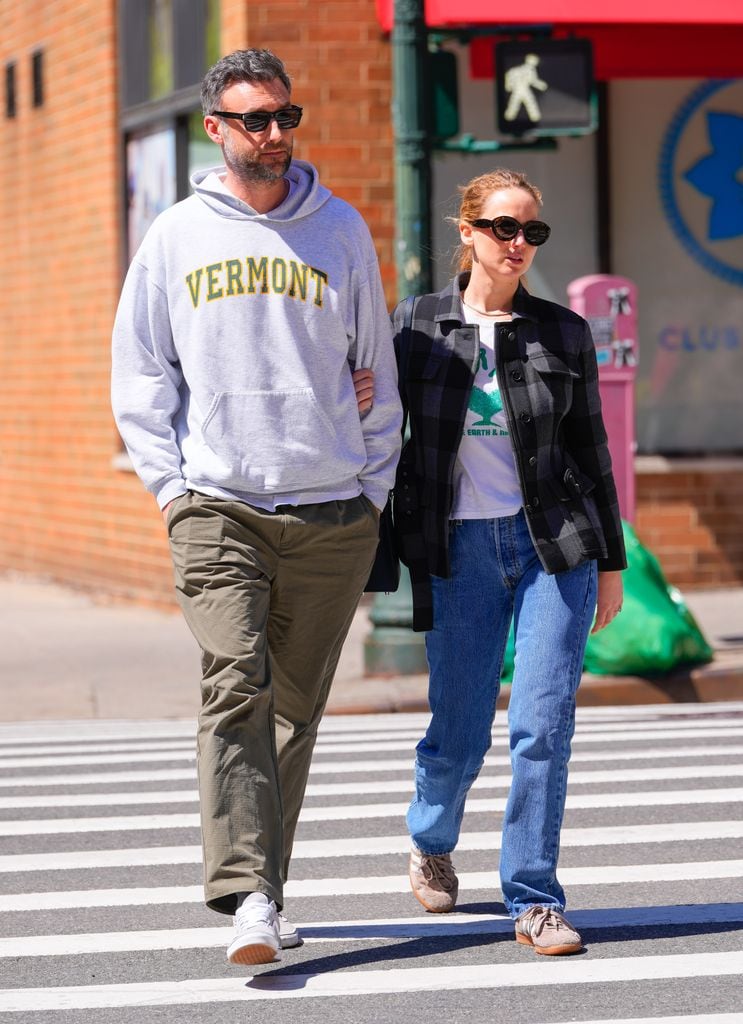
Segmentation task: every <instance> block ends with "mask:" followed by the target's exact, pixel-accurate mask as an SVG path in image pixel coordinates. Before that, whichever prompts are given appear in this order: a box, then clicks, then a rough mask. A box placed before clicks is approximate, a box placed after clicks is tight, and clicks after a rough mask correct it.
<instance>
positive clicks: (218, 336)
mask: <svg viewBox="0 0 743 1024" xmlns="http://www.w3.org/2000/svg"><path fill="white" fill-rule="evenodd" d="M290 90H291V86H290V81H289V78H288V77H287V73H286V71H285V69H284V65H283V64H282V62H281V61H280V60H279V59H278V58H277V57H276V56H274V55H273V54H272V53H270V52H269V51H267V50H245V51H238V52H236V53H232V54H230V55H229V56H227V57H224V58H222V59H221V60H220V61H218V62H217V64H215V65H214V66H213V67H212V68H211V69H210V70H209V71H208V72H207V74H206V76H205V78H204V82H203V86H202V103H203V108H204V114H205V117H204V128H205V130H206V133H207V135H208V136H209V138H210V139H211V140H212V141H213V142H215V143H216V144H217V145H218V146H220V147H221V149H222V153H223V159H224V165H225V166H224V167H219V168H215V169H213V170H211V171H204V172H201V173H197V174H195V175H194V177H193V179H192V185H193V188H194V192H195V194H194V195H193V196H191V197H189V198H188V199H186V200H184V201H183V202H180V203H177V204H176V205H175V206H173V207H171V208H170V209H169V210H166V211H165V212H164V213H163V214H161V215H160V216H159V217H158V218H157V220H156V221H155V223H154V224H153V226H152V227H151V229H150V231H149V233H148V234H147V236H146V238H145V240H144V242H143V243H142V246H141V248H140V249H139V251H138V252H137V254H136V256H135V257H134V259H133V261H132V264H131V267H130V269H129V273H128V275H127V278H126V281H125V284H124V288H123V292H122V296H121V302H120V305H119V310H118V313H117V316H116V323H115V327H114V337H113V387H112V396H113V408H114V413H115V416H116V421H117V424H118V426H119V430H120V432H121V435H122V437H123V439H124V442H125V444H126V446H127V449H128V451H129V453H130V455H131V459H132V462H133V464H134V466H135V468H136V470H137V472H138V473H139V475H140V477H141V478H142V480H143V482H144V483H145V485H146V487H147V488H148V489H149V490H151V491H152V492H153V494H154V495H155V497H156V499H157V501H158V503H159V505H160V507H161V509H162V511H163V515H164V517H165V520H166V523H167V528H168V533H169V537H170V545H171V552H172V555H173V561H174V565H175V577H176V589H177V593H178V598H179V602H180V604H181V607H182V609H183V612H184V615H185V617H186V620H187V622H188V625H189V627H190V628H191V630H192V632H193V634H194V636H195V637H196V639H197V641H198V642H199V644H200V646H201V648H202V652H203V657H202V667H203V682H202V709H201V713H200V716H199V730H198V758H199V787H200V798H201V820H202V832H203V845H204V872H205V894H206V902H207V904H208V906H210V907H212V908H213V909H214V910H217V911H219V912H221V913H225V914H234V915H235V938H234V941H233V942H232V944H231V945H230V947H229V949H228V959H229V960H230V961H231V962H232V963H241V964H257V963H267V962H269V961H271V960H273V959H274V958H275V957H277V956H280V952H279V950H280V946H281V945H283V946H285V947H286V946H289V945H297V944H298V942H299V938H298V935H297V932H296V929H294V928H293V927H292V926H291V925H290V924H289V922H288V921H287V920H286V919H285V918H283V917H280V915H279V911H280V910H281V909H282V905H283V892H282V887H283V882H284V880H285V879H286V874H287V870H288V865H289V859H290V856H291V849H292V842H293V838H294V831H295V827H296V824H297V818H298V816H299V811H300V807H301V804H302V799H303V796H304V790H305V785H306V782H307V775H308V771H309V764H310V759H311V755H312V749H313V746H314V742H315V737H316V733H317V727H318V724H319V721H320V718H321V716H322V713H323V710H324V707H325V703H326V699H327V696H328V691H329V688H330V684H331V681H332V677H333V673H334V671H335V668H336V664H337V660H338V655H339V652H340V649H341V646H342V644H343V640H344V639H345V636H346V633H347V630H348V628H349V625H350V623H351V621H352V618H353V614H354V611H355V608H356V605H357V603H358V599H359V597H360V595H361V592H362V589H363V587H364V584H365V582H366V580H367V578H368V574H369V570H370V567H371V564H372V561H373V557H374V553H375V551H376V545H377V537H378V518H379V509H381V508H382V507H383V505H384V503H385V501H386V498H387V495H388V492H389V490H390V488H391V486H392V483H393V479H394V472H395V466H396V463H397V458H398V454H399V447H400V425H401V409H400V404H399V398H398V393H397V384H396V372H395V366H394V353H393V347H392V339H391V327H390V324H389V319H388V315H387V310H386V307H385V304H384V296H383V292H382V286H381V282H380V276H379V268H378V264H377V259H376V255H375V251H374V247H373V244H372V241H371V238H370V236H369V232H368V230H367V228H366V226H365V224H364V223H363V221H362V219H361V217H360V216H359V214H358V213H357V212H356V211H355V210H353V209H352V208H351V207H350V206H348V205H347V204H346V203H344V202H342V201H341V200H339V199H337V198H335V197H333V196H332V194H331V193H330V192H329V191H328V189H326V188H324V187H323V186H322V185H321V184H320V183H319V181H318V177H317V172H316V170H315V169H314V168H313V167H312V166H310V165H309V164H307V163H305V162H303V161H300V160H293V159H292V145H293V137H294V129H295V128H297V127H298V125H299V123H300V120H301V116H302V108H301V107H297V106H295V105H293V104H292V102H291V95H290ZM353 367H364V368H367V369H368V370H371V371H372V372H373V374H374V403H373V408H372V409H371V411H370V412H368V414H367V415H366V416H364V417H363V418H361V417H360V415H359V409H358V408H357V402H356V395H355V392H354V382H353V379H352V368H353ZM360 390H363V382H362V384H361V385H360Z"/></svg>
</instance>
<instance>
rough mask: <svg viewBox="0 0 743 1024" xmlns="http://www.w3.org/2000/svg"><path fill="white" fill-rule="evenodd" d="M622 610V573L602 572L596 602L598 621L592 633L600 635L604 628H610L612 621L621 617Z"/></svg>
mask: <svg viewBox="0 0 743 1024" xmlns="http://www.w3.org/2000/svg"><path fill="white" fill-rule="evenodd" d="M621 610H622V573H621V572H600V573H599V593H598V598H597V600H596V620H595V622H594V624H593V628H592V629H591V632H592V633H598V631H599V630H600V629H603V628H604V626H608V625H609V623H610V622H611V620H612V619H614V618H616V616H617V615H619V613H620V612H621Z"/></svg>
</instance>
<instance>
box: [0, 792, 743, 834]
mask: <svg viewBox="0 0 743 1024" xmlns="http://www.w3.org/2000/svg"><path fill="white" fill-rule="evenodd" d="M742 799H743V788H741V789H733V788H722V789H690V790H660V791H657V792H656V791H654V792H646V791H639V792H630V793H573V794H569V795H568V799H567V807H568V809H573V810H580V809H585V808H602V807H603V808H608V807H640V806H642V807H670V806H674V805H677V804H687V805H688V804H721V803H737V802H739V801H740V800H742ZM505 806H506V798H505V797H497V798H493V799H477V798H474V799H470V800H468V801H467V811H468V812H469V813H470V814H483V813H495V812H501V811H503V810H505ZM407 809H408V804H407V803H401V804H354V805H349V806H334V807H304V808H303V809H302V813H301V815H300V821H304V822H310V821H355V820H359V819H362V818H363V819H369V818H399V817H402V816H404V815H405V812H406V811H407ZM200 823H201V822H200V818H199V815H198V814H139V815H126V816H122V817H118V816H111V817H105V818H93V817H90V818H35V819H29V820H19V821H0V836H3V835H4V836H30V835H62V834H64V833H66V832H74V833H81V832H131V831H141V830H144V829H146V830H150V829H177V828H199V827H200Z"/></svg>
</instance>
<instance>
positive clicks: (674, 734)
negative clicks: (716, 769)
mask: <svg viewBox="0 0 743 1024" xmlns="http://www.w3.org/2000/svg"><path fill="white" fill-rule="evenodd" d="M421 735H422V734H416V736H417V738H420V736H421ZM721 736H743V725H738V726H731V727H726V728H723V729H710V728H707V727H706V726H705V727H704V728H696V729H693V730H692V729H686V728H684V729H678V728H673V729H653V730H652V731H648V732H645V733H643V734H642V736H640V735H638V734H637V733H636V732H635V731H634V730H632V731H629V732H621V733H611V732H596V733H589V734H586V733H585V732H583V733H576V735H575V738H574V740H573V742H574V744H576V745H577V746H580V745H581V744H586V743H603V744H608V743H623V744H627V743H641V742H642V743H645V742H646V741H647V740H673V739H686V738H689V737H691V738H693V739H702V738H704V739H709V738H713V737H714V738H717V737H721ZM407 747H408V744H407V743H401V742H400V741H399V740H389V741H388V742H379V743H368V742H366V740H359V741H357V742H353V743H345V742H344V743H338V744H334V745H333V748H332V750H331V749H330V747H329V746H320V745H319V744H318V746H317V748H316V750H317V753H318V754H323V755H326V754H353V753H356V752H358V753H373V752H379V753H382V752H385V751H392V750H405V749H407ZM605 755H606V756H609V752H608V751H605Z"/></svg>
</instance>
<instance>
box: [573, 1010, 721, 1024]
mask: <svg viewBox="0 0 743 1024" xmlns="http://www.w3.org/2000/svg"><path fill="white" fill-rule="evenodd" d="M564 1024H570V1022H569V1021H565V1022H564ZM581 1024H741V1017H740V1013H692V1014H690V1015H687V1014H684V1015H683V1016H682V1017H679V1016H674V1017H622V1018H621V1019H620V1018H619V1017H602V1018H601V1020H598V1019H597V1018H596V1019H593V1020H584V1021H581Z"/></svg>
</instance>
